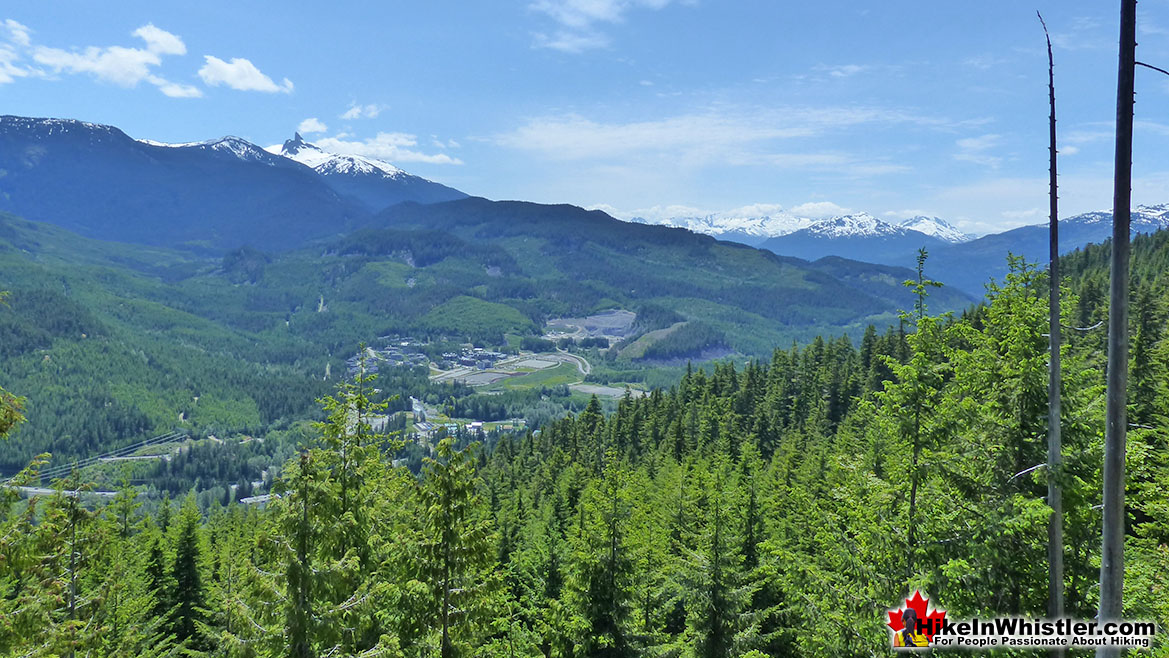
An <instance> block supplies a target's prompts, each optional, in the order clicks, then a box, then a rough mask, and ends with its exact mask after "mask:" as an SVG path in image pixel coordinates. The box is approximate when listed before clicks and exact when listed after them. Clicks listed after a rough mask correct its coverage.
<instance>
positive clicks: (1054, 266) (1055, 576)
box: [1035, 12, 1064, 656]
mask: <svg viewBox="0 0 1169 658" xmlns="http://www.w3.org/2000/svg"><path fill="white" fill-rule="evenodd" d="M1035 13H1036V14H1038V15H1039V23H1040V25H1042V26H1043V35H1044V36H1045V37H1046V38H1047V96H1048V100H1049V102H1050V104H1051V115H1050V116H1049V117H1048V127H1049V137H1050V145H1049V146H1048V150H1049V154H1050V157H1051V165H1050V167H1049V169H1048V173H1049V174H1050V177H1051V179H1050V182H1049V188H1048V193H1049V195H1050V197H1051V216H1050V218H1049V225H1050V229H1049V238H1050V239H1049V241H1048V242H1049V245H1050V253H1049V256H1050V265H1049V266H1048V280H1049V284H1050V290H1049V294H1048V336H1049V339H1048V340H1049V348H1048V349H1049V350H1050V362H1049V365H1048V379H1047V504H1048V506H1050V507H1051V518H1050V519H1049V520H1048V523H1047V615H1048V617H1050V618H1052V619H1059V618H1060V617H1062V616H1063V598H1064V593H1063V489H1062V486H1061V483H1060V478H1061V477H1062V470H1063V442H1062V438H1061V433H1060V429H1061V428H1060V388H1061V382H1060V375H1061V373H1060V363H1059V347H1060V324H1059V323H1060V313H1059V310H1060V306H1059V195H1058V191H1059V187H1058V183H1057V180H1056V153H1057V151H1056V148H1055V147H1056V142H1055V58H1054V56H1053V55H1052V52H1051V35H1050V34H1048V32H1047V23H1045V22H1044V21H1043V14H1040V13H1039V12H1035ZM1052 654H1053V655H1057V656H1058V655H1062V654H1063V652H1062V651H1060V650H1056V651H1053V652H1052Z"/></svg>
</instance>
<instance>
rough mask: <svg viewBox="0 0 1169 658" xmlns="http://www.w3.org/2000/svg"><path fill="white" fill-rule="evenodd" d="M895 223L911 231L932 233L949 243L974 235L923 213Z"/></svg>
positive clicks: (968, 239) (966, 240) (971, 237)
mask: <svg viewBox="0 0 1169 658" xmlns="http://www.w3.org/2000/svg"><path fill="white" fill-rule="evenodd" d="M897 225H898V226H902V227H904V228H907V229H909V230H911V231H917V232H919V233H925V234H926V235H932V236H933V237H935V238H938V239H939V240H942V241H944V242H949V243H951V244H959V243H962V242H968V241H970V240H973V239H974V236H971V235H968V234H966V233H963V232H962V231H959V230H958V229H957V228H956V227H955V226H954V225H953V224H950V223H949V222H947V221H945V220H943V219H940V218H938V217H926V216H924V215H918V216H917V217H910V218H909V219H905V220H902V221H900V222H898V223H897Z"/></svg>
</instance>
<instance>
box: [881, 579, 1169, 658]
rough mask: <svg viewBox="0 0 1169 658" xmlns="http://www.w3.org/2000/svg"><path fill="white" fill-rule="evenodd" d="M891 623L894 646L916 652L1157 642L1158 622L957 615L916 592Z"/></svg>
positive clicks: (892, 612) (892, 614) (891, 614)
mask: <svg viewBox="0 0 1169 658" xmlns="http://www.w3.org/2000/svg"><path fill="white" fill-rule="evenodd" d="M888 614H889V620H888V621H887V622H886V626H888V627H889V630H890V632H891V633H892V636H891V638H890V641H891V642H892V645H893V648H894V649H899V650H906V651H912V650H914V649H925V648H930V647H934V648H937V647H949V648H956V649H999V648H1004V647H1030V648H1061V647H1067V648H1072V647H1081V648H1087V647H1126V648H1136V649H1147V648H1149V647H1151V646H1152V645H1153V638H1154V637H1155V636H1156V634H1157V624H1156V623H1154V622H1151V621H1138V620H1128V619H1125V620H1119V621H1104V622H1101V621H1097V620H1094V619H1093V620H1084V619H1069V618H1066V617H1065V618H1060V619H1038V618H1034V617H1021V616H1014V615H1002V616H994V617H990V618H986V619H979V618H975V619H969V620H955V619H950V618H948V617H947V616H946V611H945V610H939V609H937V608H936V607H934V606H932V605H930V600H929V599H928V598H926V597H924V596H922V594H921V592H920V591H915V592H914V593H913V596H910V597H908V598H906V599H905V604H904V605H903V606H898V607H897V608H896V609H890V610H889V612H888Z"/></svg>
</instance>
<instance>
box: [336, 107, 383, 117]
mask: <svg viewBox="0 0 1169 658" xmlns="http://www.w3.org/2000/svg"><path fill="white" fill-rule="evenodd" d="M384 109H386V108H385V106H382V105H372V104H371V105H360V104H358V103H354V104H352V105H350V106H349V109H348V110H345V113H344V114H342V115H341V117H340V118H342V119H347V120H353V119H376V118H377V115H379V114H381V113H382V110H384Z"/></svg>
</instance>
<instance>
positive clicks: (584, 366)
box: [556, 349, 593, 377]
mask: <svg viewBox="0 0 1169 658" xmlns="http://www.w3.org/2000/svg"><path fill="white" fill-rule="evenodd" d="M556 351H557V352H559V353H560V357H561V360H563V361H572V362H573V363H575V364H576V369H577V370H579V371H580V374H582V375H584V376H586V377H587V376H588V374H589V373H590V372H592V371H593V366H592V365H590V364H589V362H588V360H586V359H585V358H584V357H583V356H577V355H575V354H569V353H568V352H565V351H564V350H561V349H557V350H556Z"/></svg>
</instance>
